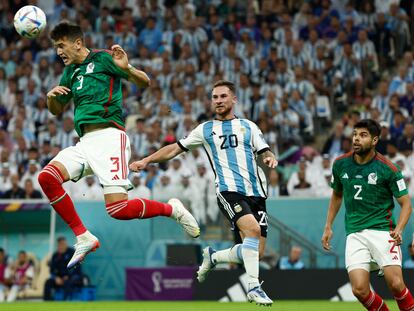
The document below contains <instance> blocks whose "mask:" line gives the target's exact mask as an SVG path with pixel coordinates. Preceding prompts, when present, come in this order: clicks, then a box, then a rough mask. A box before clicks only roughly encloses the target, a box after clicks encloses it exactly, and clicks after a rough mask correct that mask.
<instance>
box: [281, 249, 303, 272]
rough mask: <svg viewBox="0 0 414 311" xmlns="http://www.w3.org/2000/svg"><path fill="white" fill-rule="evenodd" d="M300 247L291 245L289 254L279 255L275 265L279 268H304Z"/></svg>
mask: <svg viewBox="0 0 414 311" xmlns="http://www.w3.org/2000/svg"><path fill="white" fill-rule="evenodd" d="M301 255H302V248H300V247H299V246H292V248H291V249H290V253H289V256H283V257H280V259H279V262H278V264H277V267H278V268H279V269H280V270H300V269H304V268H305V264H304V263H303V261H302V260H301V258H300V256H301Z"/></svg>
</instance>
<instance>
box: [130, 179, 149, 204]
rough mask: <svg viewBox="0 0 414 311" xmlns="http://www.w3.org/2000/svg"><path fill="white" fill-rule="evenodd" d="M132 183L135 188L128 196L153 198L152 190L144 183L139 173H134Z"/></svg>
mask: <svg viewBox="0 0 414 311" xmlns="http://www.w3.org/2000/svg"><path fill="white" fill-rule="evenodd" d="M131 183H132V186H133V187H134V189H132V190H130V191H128V196H129V197H130V198H144V199H151V196H152V195H151V190H150V189H149V188H148V187H147V186H145V185H144V184H142V182H141V176H140V174H139V173H133V174H132V178H131Z"/></svg>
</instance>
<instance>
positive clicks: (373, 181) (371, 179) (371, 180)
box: [368, 173, 378, 185]
mask: <svg viewBox="0 0 414 311" xmlns="http://www.w3.org/2000/svg"><path fill="white" fill-rule="evenodd" d="M377 179H378V176H377V174H375V173H371V174H369V175H368V184H370V185H376V184H377Z"/></svg>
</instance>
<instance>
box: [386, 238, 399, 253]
mask: <svg viewBox="0 0 414 311" xmlns="http://www.w3.org/2000/svg"><path fill="white" fill-rule="evenodd" d="M388 243H391V244H392V245H391V248H390V254H398V252H397V250H395V248H396V247H398V245H397V241H395V240H388Z"/></svg>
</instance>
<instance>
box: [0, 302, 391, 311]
mask: <svg viewBox="0 0 414 311" xmlns="http://www.w3.org/2000/svg"><path fill="white" fill-rule="evenodd" d="M387 304H388V306H389V307H390V310H398V307H397V305H396V303H395V302H394V301H388V302H387ZM0 310H7V311H69V310H70V311H72V310H74V311H95V310H96V311H107V310H116V311H124V310H125V311H244V310H277V311H301V310H303V311H305V310H306V311H332V310H333V311H337V310H338V311H353V310H355V311H357V310H358V311H361V310H365V308H363V307H362V306H361V305H360V304H359V303H356V302H329V301H275V303H274V304H273V306H272V307H261V306H256V305H254V304H250V303H219V302H206V301H197V302H196V301H195V302H116V301H99V302H86V303H85V302H15V303H11V304H8V303H3V304H0Z"/></svg>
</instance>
